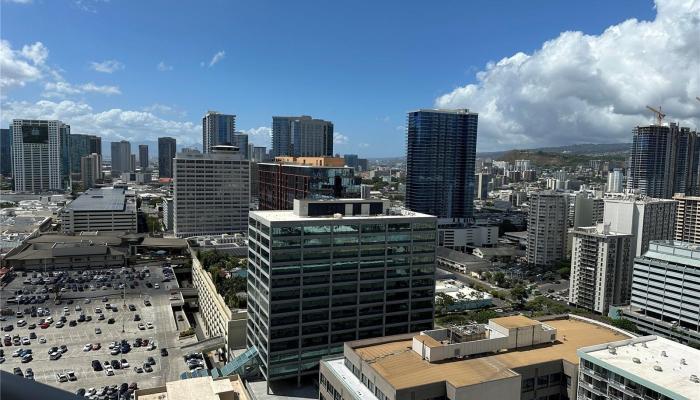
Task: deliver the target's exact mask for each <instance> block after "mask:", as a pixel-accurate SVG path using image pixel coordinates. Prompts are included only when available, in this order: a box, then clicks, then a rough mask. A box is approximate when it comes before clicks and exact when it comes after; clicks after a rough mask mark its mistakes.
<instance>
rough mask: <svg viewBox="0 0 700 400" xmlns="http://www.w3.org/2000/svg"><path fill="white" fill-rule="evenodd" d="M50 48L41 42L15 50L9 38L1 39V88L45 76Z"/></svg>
mask: <svg viewBox="0 0 700 400" xmlns="http://www.w3.org/2000/svg"><path fill="white" fill-rule="evenodd" d="M47 57H48V50H47V49H46V47H45V46H44V45H43V44H42V43H41V42H36V43H34V44H32V45H26V46H24V47H23V48H22V50H21V51H20V50H14V49H13V48H12V45H11V44H10V42H9V41H7V40H0V70H2V74H0V89H3V90H5V91H6V90H7V89H8V88H10V87H14V86H24V85H26V84H27V83H28V82H32V81H36V80H38V79H40V78H41V77H42V76H43V73H42V71H43V69H44V61H45V60H46V58H47Z"/></svg>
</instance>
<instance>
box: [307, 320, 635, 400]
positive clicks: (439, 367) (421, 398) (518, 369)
mask: <svg viewBox="0 0 700 400" xmlns="http://www.w3.org/2000/svg"><path fill="white" fill-rule="evenodd" d="M630 337H631V335H629V334H626V333H624V332H623V331H620V330H618V329H615V328H612V327H610V326H607V325H604V324H601V323H598V322H596V321H592V320H587V319H584V318H580V317H575V316H570V317H569V318H568V319H557V320H550V321H546V322H540V321H536V320H532V319H529V318H526V317H524V316H510V317H503V318H495V319H491V320H490V321H489V323H488V324H486V325H468V326H459V327H452V328H449V329H437V330H431V331H423V332H420V333H418V334H416V333H413V334H408V335H396V336H388V337H383V338H372V339H366V340H358V341H354V342H347V343H345V345H344V353H343V357H339V358H335V359H326V360H323V361H322V362H321V370H320V376H319V377H320V379H319V381H320V385H319V398H320V399H321V400H330V399H335V400H344V399H358V398H359V399H363V400H375V399H378V400H428V399H449V400H462V399H499V400H511V399H513V400H515V399H527V400H530V399H542V398H545V399H548V400H549V399H551V400H554V399H567V398H568V399H574V398H576V391H577V387H578V376H579V374H578V366H579V359H578V356H577V354H576V351H577V349H579V348H581V347H586V346H592V345H597V344H603V343H608V342H611V341H618V340H623V339H629V338H630Z"/></svg>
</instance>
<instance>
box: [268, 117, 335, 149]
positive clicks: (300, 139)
mask: <svg viewBox="0 0 700 400" xmlns="http://www.w3.org/2000/svg"><path fill="white" fill-rule="evenodd" d="M272 156H273V157H278V156H296V157H332V156H333V123H332V122H330V121H324V120H322V119H315V118H312V117H310V116H308V115H302V116H299V117H272Z"/></svg>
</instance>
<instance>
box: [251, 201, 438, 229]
mask: <svg viewBox="0 0 700 400" xmlns="http://www.w3.org/2000/svg"><path fill="white" fill-rule="evenodd" d="M356 200H360V199H356ZM365 201H368V200H365ZM250 215H251V216H253V215H255V216H258V217H260V218H262V219H264V220H266V221H269V222H301V221H304V222H306V221H308V222H324V223H328V222H337V223H339V224H342V223H343V221H355V222H359V221H371V220H379V219H400V218H407V217H409V218H430V219H435V217H434V216H432V215H428V214H421V213H418V212H414V211H408V210H404V211H402V212H401V213H395V214H377V215H364V216H363V215H352V216H345V215H344V216H343V217H342V218H335V217H333V216H332V215H331V216H320V217H303V216H299V215H298V214H295V213H294V211H293V210H264V211H251V212H250Z"/></svg>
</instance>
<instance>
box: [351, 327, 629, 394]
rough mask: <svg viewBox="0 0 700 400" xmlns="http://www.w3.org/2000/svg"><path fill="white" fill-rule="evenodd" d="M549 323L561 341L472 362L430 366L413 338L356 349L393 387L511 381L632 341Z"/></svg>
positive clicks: (600, 330)
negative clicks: (522, 370) (581, 353)
mask: <svg viewBox="0 0 700 400" xmlns="http://www.w3.org/2000/svg"><path fill="white" fill-rule="evenodd" d="M495 321H496V322H497V323H499V324H501V325H502V326H513V327H517V326H529V324H532V323H533V322H532V320H530V319H529V318H526V317H523V316H513V317H503V318H498V319H496V320H495ZM547 325H549V326H551V327H553V328H554V329H556V330H557V340H556V341H555V342H554V343H553V344H551V345H541V346H536V347H526V348H519V349H514V350H509V351H504V352H501V353H498V354H494V355H487V356H483V357H476V358H471V359H450V360H445V361H444V362H440V363H430V362H428V361H426V360H423V359H422V358H421V355H420V354H418V353H416V352H415V351H413V350H412V340H411V339H402V340H397V341H391V342H385V343H380V344H375V345H368V346H364V347H357V348H355V349H354V351H355V352H356V353H357V354H358V355H359V356H360V357H361V358H362V359H363V360H365V361H366V362H368V363H369V364H370V366H371V367H372V368H374V370H375V371H377V373H379V374H380V375H382V376H383V377H384V379H386V380H387V382H388V383H389V384H391V385H392V386H393V387H394V388H395V389H405V388H410V387H416V386H421V385H427V384H431V383H437V382H445V381H447V382H449V383H450V384H451V385H453V386H456V387H462V386H469V385H473V384H477V383H480V382H484V381H488V380H496V379H502V378H507V377H512V376H515V375H517V373H515V372H514V371H513V370H512V369H513V368H518V367H522V366H527V365H532V364H539V363H544V362H548V361H554V360H561V359H563V360H566V361H568V362H569V363H572V364H576V365H578V356H577V354H576V350H577V349H578V348H580V347H585V346H591V345H596V344H601V343H607V342H611V341H617V340H622V339H627V338H629V336H627V335H624V334H622V333H619V332H618V331H616V330H613V329H612V328H609V327H605V326H602V325H598V324H595V323H593V322H587V321H584V320H580V319H566V320H552V321H547ZM361 344H362V343H361V342H360V343H358V345H361Z"/></svg>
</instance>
